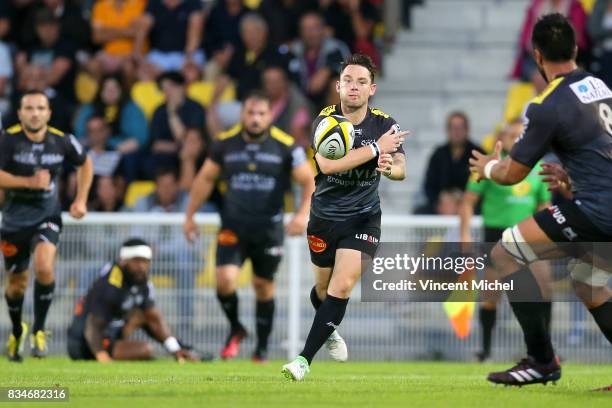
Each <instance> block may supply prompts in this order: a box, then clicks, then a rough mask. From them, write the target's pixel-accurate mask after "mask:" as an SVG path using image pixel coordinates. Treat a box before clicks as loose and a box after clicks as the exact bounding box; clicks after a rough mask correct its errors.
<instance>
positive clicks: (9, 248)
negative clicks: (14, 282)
mask: <svg viewBox="0 0 612 408" xmlns="http://www.w3.org/2000/svg"><path fill="white" fill-rule="evenodd" d="M0 249H2V255H4V256H5V257H6V258H10V257H12V256H15V255H17V252H18V249H17V246H16V245H15V244H11V243H10V242H7V241H2V242H0Z"/></svg>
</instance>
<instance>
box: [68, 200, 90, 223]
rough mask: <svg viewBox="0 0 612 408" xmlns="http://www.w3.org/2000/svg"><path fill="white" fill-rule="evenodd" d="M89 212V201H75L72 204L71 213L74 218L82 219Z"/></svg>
mask: <svg viewBox="0 0 612 408" xmlns="http://www.w3.org/2000/svg"><path fill="white" fill-rule="evenodd" d="M86 214H87V203H85V202H82V201H80V200H79V201H76V200H75V201H74V202H73V203H72V205H71V206H70V215H71V216H72V218H75V219H77V220H80V219H81V218H83V217H84V216H85V215H86Z"/></svg>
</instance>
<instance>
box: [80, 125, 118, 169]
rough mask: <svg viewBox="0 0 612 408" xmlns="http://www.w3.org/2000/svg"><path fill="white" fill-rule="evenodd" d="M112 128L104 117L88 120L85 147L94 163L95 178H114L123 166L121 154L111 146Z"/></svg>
mask: <svg viewBox="0 0 612 408" xmlns="http://www.w3.org/2000/svg"><path fill="white" fill-rule="evenodd" d="M111 135H112V133H111V127H110V126H109V124H108V123H107V122H106V120H105V119H104V117H102V116H95V115H94V116H91V117H90V118H89V119H88V120H87V133H86V135H85V143H84V145H85V147H86V148H87V150H88V152H87V154H89V157H91V161H92V162H93V169H94V176H113V175H115V174H116V173H117V170H118V169H119V167H120V164H121V153H120V152H118V151H116V150H114V149H113V148H112V147H110V146H109V144H108V142H109V140H110V138H111Z"/></svg>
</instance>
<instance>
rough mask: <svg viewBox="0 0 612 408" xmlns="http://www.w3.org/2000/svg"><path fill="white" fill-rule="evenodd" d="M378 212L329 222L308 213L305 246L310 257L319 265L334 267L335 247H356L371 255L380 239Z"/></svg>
mask: <svg viewBox="0 0 612 408" xmlns="http://www.w3.org/2000/svg"><path fill="white" fill-rule="evenodd" d="M380 214H381V213H380V211H379V212H377V213H375V214H364V215H361V216H357V217H351V218H349V219H346V220H344V221H331V220H326V219H323V218H318V217H315V216H314V215H312V214H311V215H310V221H308V229H307V235H308V247H309V249H310V260H311V261H312V263H313V264H315V265H317V266H318V267H321V268H329V267H333V266H334V262H335V260H336V250H337V249H339V248H346V249H355V250H357V251H360V252H362V253H364V254H367V255H368V256H369V257H371V258H373V257H374V255H376V250H377V249H378V243H379V241H380Z"/></svg>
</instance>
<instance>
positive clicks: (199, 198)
mask: <svg viewBox="0 0 612 408" xmlns="http://www.w3.org/2000/svg"><path fill="white" fill-rule="evenodd" d="M220 173H221V166H219V164H217V163H216V162H214V161H212V160H211V159H206V161H205V162H204V164H203V165H202V168H201V169H200V171H199V172H198V175H197V176H196V178H195V180H194V181H193V184H192V186H191V191H190V192H189V203H188V204H187V211H186V213H185V223H184V224H183V232H184V233H185V238H186V239H187V240H188V241H189V242H193V241H194V240H195V238H196V236H197V232H198V226H197V225H196V223H195V221H194V220H193V215H194V214H195V213H196V211H198V208H200V206H201V205H202V204H204V202H206V201H207V200H208V198H209V197H210V194H211V193H212V190H213V188H214V187H215V182H216V181H217V178H218V177H219V174H220Z"/></svg>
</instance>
